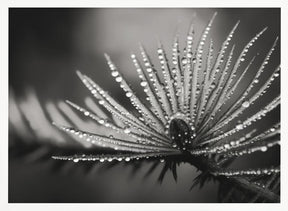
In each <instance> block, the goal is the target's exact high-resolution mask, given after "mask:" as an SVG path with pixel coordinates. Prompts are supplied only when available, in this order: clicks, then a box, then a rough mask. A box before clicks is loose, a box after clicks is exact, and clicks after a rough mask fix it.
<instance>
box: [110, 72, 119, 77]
mask: <svg viewBox="0 0 288 211" xmlns="http://www.w3.org/2000/svg"><path fill="white" fill-rule="evenodd" d="M111 75H112V76H113V77H116V76H118V75H119V73H118V71H112V72H111Z"/></svg>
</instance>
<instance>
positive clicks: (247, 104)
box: [242, 101, 250, 108]
mask: <svg viewBox="0 0 288 211" xmlns="http://www.w3.org/2000/svg"><path fill="white" fill-rule="evenodd" d="M249 106H250V102H249V101H245V102H244V103H242V107H244V108H248V107H249Z"/></svg>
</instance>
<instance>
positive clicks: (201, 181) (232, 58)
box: [8, 5, 287, 210]
mask: <svg viewBox="0 0 288 211" xmlns="http://www.w3.org/2000/svg"><path fill="white" fill-rule="evenodd" d="M259 6H261V5H259ZM8 15H9V23H8V27H9V29H8V33H9V34H8V37H9V43H8V44H9V54H8V57H9V61H8V65H9V70H8V86H9V94H8V110H9V123H8V125H9V128H8V130H9V132H8V139H9V140H8V143H9V144H8V147H9V152H8V202H9V203H278V204H279V203H281V200H280V198H281V194H280V184H281V183H280V169H281V166H280V77H281V74H280V72H281V68H280V50H281V49H280V46H281V33H280V31H281V30H280V29H281V8H280V7H273V8H272V7H271V8H269V7H265V8H259V7H258V8H257V7H253V8H252V7H251V8H249V7H239V8H236V7H235V8H232V7H231V8H229V7H227V8H192V7H190V8H186V7H185V8H181V7H178V8H176V7H175V8H164V7H163V8H156V7H155V8H150V7H149V8H137V7H135V8H116V7H115V8H108V7H107V8H103V7H102V8H97V7H89V8H88V7H87V8H84V7H79V8H77V7H73V8H68V7H66V8H65V7H62V8H57V7H56V8H44V7H35V8H32V7H31V8H30V7H22V8H17V7H11V8H8ZM286 71H287V69H286ZM284 141H285V140H284ZM281 161H282V160H281ZM98 210H101V209H98ZM108 210H109V209H108Z"/></svg>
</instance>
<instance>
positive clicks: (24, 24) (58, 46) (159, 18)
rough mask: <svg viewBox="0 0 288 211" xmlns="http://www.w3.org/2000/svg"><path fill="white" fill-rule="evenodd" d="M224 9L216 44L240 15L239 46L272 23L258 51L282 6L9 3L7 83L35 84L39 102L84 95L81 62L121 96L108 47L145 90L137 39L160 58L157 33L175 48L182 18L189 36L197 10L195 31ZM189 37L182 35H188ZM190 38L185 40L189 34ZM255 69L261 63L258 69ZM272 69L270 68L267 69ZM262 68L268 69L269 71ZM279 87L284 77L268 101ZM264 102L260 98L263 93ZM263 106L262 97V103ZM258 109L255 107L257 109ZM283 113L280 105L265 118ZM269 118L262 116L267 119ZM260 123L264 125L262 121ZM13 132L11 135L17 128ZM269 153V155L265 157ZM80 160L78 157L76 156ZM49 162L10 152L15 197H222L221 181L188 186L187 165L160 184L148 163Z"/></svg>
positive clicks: (275, 28)
mask: <svg viewBox="0 0 288 211" xmlns="http://www.w3.org/2000/svg"><path fill="white" fill-rule="evenodd" d="M215 11H217V12H218V15H217V18H216V20H215V23H214V26H213V27H212V28H213V29H212V31H211V34H212V37H213V39H214V42H215V49H218V48H219V47H220V44H221V42H223V40H224V39H225V36H226V35H227V34H228V33H229V31H230V30H231V28H232V27H233V25H234V24H235V23H236V21H237V20H241V23H240V26H239V28H238V30H237V32H236V35H235V39H234V38H233V41H234V42H235V43H236V52H238V53H239V52H240V50H241V49H242V47H243V46H244V45H245V44H246V43H247V42H248V41H249V39H250V38H251V37H252V36H254V35H255V34H256V33H257V32H258V31H260V30H261V29H263V28H264V27H265V26H268V27H269V29H268V31H267V32H265V34H264V36H263V38H261V39H260V40H259V41H257V44H256V46H255V48H253V50H251V51H252V53H251V55H253V54H255V53H256V52H258V53H259V54H260V59H259V61H258V63H257V62H256V64H255V65H257V64H260V62H261V58H262V59H263V57H264V56H265V53H266V52H267V51H268V50H269V48H270V47H271V45H272V43H273V41H274V39H275V38H276V36H280V9H268V8H267V9H256V8H254V9H245V8H243V9H240V8H239V9H229V8H227V9H187V8H186V9H181V8H178V9H91V8H89V9H86V8H81V9H55V8H50V9H49V8H45V9H41V8H34V9H29V8H21V9H18V8H10V10H9V86H10V91H11V90H13V91H14V93H15V96H16V97H17V98H19V99H21V98H23V96H24V94H25V92H26V90H27V88H28V87H29V88H32V89H34V90H36V93H37V96H38V97H39V99H40V102H41V103H43V104H45V102H47V101H48V100H50V101H51V100H52V101H58V100H61V99H70V100H72V101H75V102H81V101H82V100H83V99H84V96H87V95H88V92H87V90H86V89H85V88H84V87H83V85H82V84H81V82H80V81H79V79H78V78H77V77H76V74H75V70H77V69H80V70H81V71H83V73H85V74H87V75H89V76H91V77H92V78H93V79H94V80H95V81H97V82H98V83H99V84H100V85H101V86H102V87H104V88H105V89H108V90H109V91H110V92H111V93H113V96H115V97H116V99H118V100H119V101H120V102H121V99H122V97H123V93H122V92H121V90H120V89H119V88H117V84H116V83H114V81H112V80H111V76H110V73H109V70H108V67H107V65H106V62H105V59H104V56H103V53H105V52H106V53H109V54H110V55H111V56H112V58H113V60H114V62H115V63H116V64H117V65H118V67H120V69H121V71H122V72H123V73H124V74H125V75H126V76H127V78H128V79H129V81H130V82H131V84H132V85H134V86H135V87H136V92H137V91H139V85H138V84H137V83H138V80H137V79H138V78H137V75H136V71H134V69H133V65H132V62H131V60H130V56H129V54H130V53H131V52H137V53H139V51H138V43H139V42H141V43H143V44H144V46H146V48H147V49H148V52H149V53H150V55H151V56H152V59H153V60H154V61H156V53H155V50H156V49H157V46H156V39H155V37H156V36H157V37H159V38H160V39H161V40H162V42H163V44H164V46H166V49H169V47H170V46H171V42H172V40H173V35H174V34H175V30H176V26H177V23H179V22H180V24H179V31H180V32H181V34H182V35H183V36H182V37H181V38H182V40H183V39H184V38H185V34H186V32H187V29H188V26H189V23H190V22H191V20H192V19H193V18H195V17H196V21H195V23H196V26H195V27H196V29H198V31H197V32H196V33H198V34H199V33H201V31H202V29H203V27H205V25H206V24H207V22H208V21H209V19H210V17H211V16H212V15H213V13H214V12H215ZM182 42H183V41H182ZM183 43H184V42H183ZM279 52H280V51H279V47H277V49H276V53H275V54H274V55H273V56H272V58H271V60H272V61H273V62H271V64H270V65H269V67H268V68H267V69H268V70H267V76H268V75H269V71H270V73H271V71H273V68H274V67H275V66H276V65H277V64H279V63H280V56H279V55H280V53H279ZM255 70H256V69H255ZM265 74H266V73H265ZM265 74H264V75H265ZM275 93H279V84H278V85H276V86H274V87H273V88H272V91H271V93H270V94H268V95H266V96H264V97H263V101H265V100H268V99H272V98H271V96H273V95H274V96H275ZM260 104H261V101H260ZM256 106H257V105H256ZM252 112H253V111H252ZM276 120H279V111H277V112H276V113H274V115H273V116H270V117H269V116H268V118H267V119H266V120H265V121H266V123H267V124H270V122H273V121H274V122H275V121H276ZM265 121H264V123H262V124H265ZM260 127H261V126H260ZM11 133H12V138H13V131H12V132H11ZM263 157H266V158H268V159H266V161H265V163H263V160H262V158H263ZM247 160H249V163H250V164H251V165H255V166H256V165H257V166H258V165H259V164H266V165H269V163H273V162H275V161H276V162H279V153H278V151H277V150H274V151H273V150H271V152H268V153H267V155H265V156H263V154H261V155H259V156H258V158H257V159H252V160H251V159H250V158H249V157H247V158H245V159H242V160H241V161H239V162H238V163H237V165H238V166H239V167H240V166H245V165H246V163H247ZM75 165H77V164H75ZM50 167H51V163H49V162H48V163H37V164H34V163H27V162H23V161H22V160H19V159H11V158H10V159H9V202H216V201H217V197H216V196H217V184H216V183H209V184H207V185H206V186H205V187H204V188H203V189H201V190H198V189H197V188H196V189H194V190H192V191H189V188H190V185H191V184H192V181H193V178H194V177H195V175H197V173H196V170H195V169H194V168H193V167H191V166H189V165H186V164H185V165H181V166H180V167H179V172H178V174H179V178H178V182H177V183H176V182H174V181H173V178H172V175H171V174H170V173H169V174H168V176H167V177H166V178H165V179H164V182H163V184H162V185H159V184H157V182H156V180H157V173H159V169H158V170H157V171H156V172H155V173H154V174H153V175H151V177H150V178H148V179H147V180H145V181H144V180H143V174H144V171H145V169H146V170H147V169H148V166H147V165H144V167H143V168H142V169H141V170H139V172H138V173H137V174H136V176H135V177H133V178H132V177H131V168H129V167H128V168H123V167H122V166H121V165H120V166H116V167H115V168H112V169H110V170H108V171H105V172H103V171H97V168H99V167H96V168H95V172H96V173H95V172H94V173H93V174H90V175H88V176H87V175H85V174H84V173H83V172H82V171H81V170H79V171H78V170H76V171H73V172H70V173H63V172H57V173H52V172H51V168H50Z"/></svg>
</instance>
